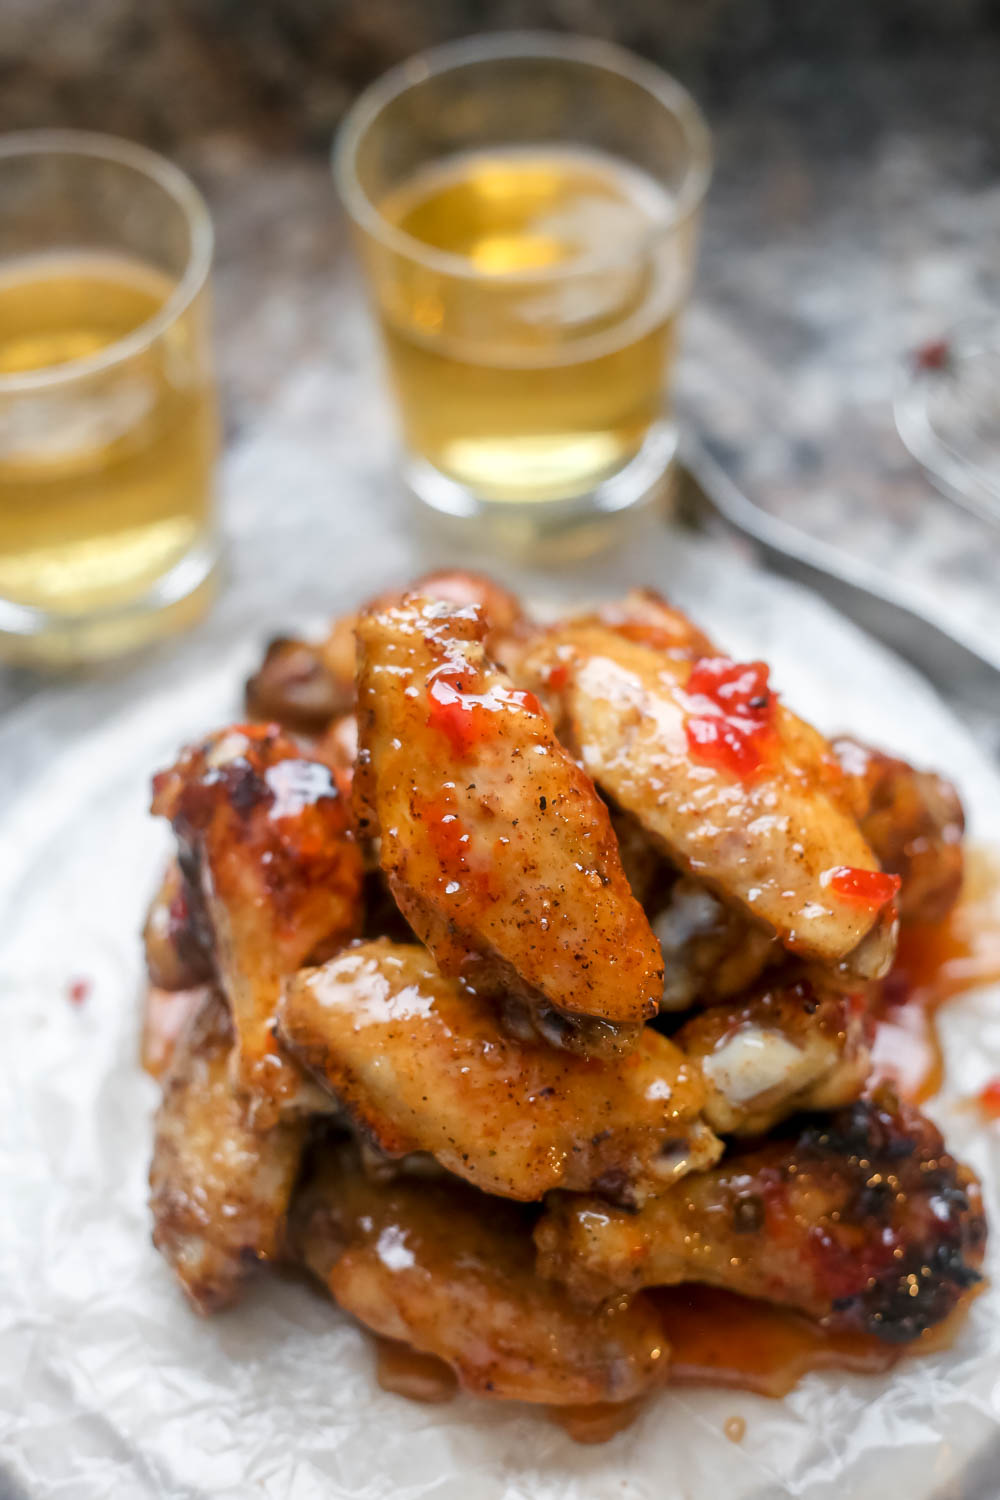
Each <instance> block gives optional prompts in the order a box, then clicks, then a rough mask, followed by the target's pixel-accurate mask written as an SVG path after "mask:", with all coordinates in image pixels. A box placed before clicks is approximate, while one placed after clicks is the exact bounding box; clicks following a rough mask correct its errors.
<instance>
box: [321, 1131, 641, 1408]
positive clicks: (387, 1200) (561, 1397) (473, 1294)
mask: <svg viewBox="0 0 1000 1500" xmlns="http://www.w3.org/2000/svg"><path fill="white" fill-rule="evenodd" d="M293 1237H294V1244H295V1245H296V1247H297V1249H298V1253H299V1255H300V1257H301V1259H302V1260H303V1261H304V1262H305V1264H306V1265H307V1266H308V1267H309V1269H310V1270H311V1271H312V1272H313V1274H314V1275H315V1276H317V1277H318V1278H319V1279H320V1280H321V1281H322V1282H324V1284H325V1285H326V1286H327V1288H328V1289H329V1291H330V1293H331V1295H332V1296H333V1297H334V1298H335V1300H336V1301H337V1302H339V1303H340V1305H341V1307H343V1308H344V1309H345V1310H346V1311H347V1312H349V1313H352V1314H353V1315H354V1317H356V1318H358V1319H359V1320H360V1321H361V1322H362V1323H365V1324H367V1326H368V1327H369V1328H372V1329H374V1330H375V1332H376V1333H380V1334H382V1335H383V1336H384V1337H386V1338H391V1339H398V1340H401V1341H403V1342H404V1343H407V1344H410V1345H412V1346H413V1348H415V1349H419V1350H421V1351H422V1352H423V1353H426V1354H433V1355H436V1356H437V1357H438V1358H439V1359H443V1360H445V1361H446V1363H447V1364H449V1365H451V1367H452V1369H453V1370H454V1371H455V1374H456V1375H457V1377H458V1380H459V1383H460V1384H461V1385H462V1386H463V1387H464V1388H465V1389H466V1390H468V1391H472V1392H473V1393H474V1394H476V1395H478V1396H492V1397H494V1398H498V1399H500V1400H512V1401H536V1402H543V1403H546V1404H548V1405H552V1406H556V1405H558V1406H566V1405H570V1406H576V1405H586V1404H590V1403H592V1402H598V1401H629V1400H632V1399H634V1398H635V1397H637V1396H640V1395H641V1394H642V1393H643V1392H644V1391H647V1390H649V1389H650V1388H651V1387H652V1386H654V1385H656V1384H658V1383H659V1382H660V1380H661V1379H662V1378H663V1376H664V1375H665V1374H666V1367H667V1364H668V1354H669V1351H668V1349H667V1347H666V1345H665V1343H664V1339H663V1334H662V1330H661V1328H660V1323H659V1318H658V1317H657V1314H656V1312H655V1309H654V1308H653V1307H652V1305H651V1304H650V1303H649V1302H647V1301H646V1299H645V1298H644V1297H643V1296H641V1295H640V1296H638V1297H635V1298H628V1297H621V1298H616V1299H615V1300H614V1301H613V1303H612V1304H610V1305H609V1306H608V1307H607V1308H605V1309H602V1310H600V1311H598V1312H596V1313H595V1312H594V1310H593V1309H588V1308H585V1307H579V1306H577V1305H576V1304H574V1303H573V1302H572V1301H571V1300H570V1298H569V1296H568V1294H567V1293H566V1291H565V1290H564V1289H563V1288H562V1287H560V1286H558V1285H555V1284H552V1283H548V1282H544V1281H542V1280H540V1279H539V1277H538V1276H537V1275H536V1273H535V1267H534V1260H535V1257H534V1250H533V1246H532V1242H531V1219H530V1217H529V1216H526V1215H525V1212H524V1210H522V1209H520V1208H518V1207H517V1206H516V1205H514V1204H511V1203H504V1202H502V1201H501V1200H498V1199H496V1198H488V1197H486V1196H485V1195H484V1194H482V1193H477V1192H476V1191H475V1190H474V1189H473V1188H469V1187H466V1186H465V1185H464V1184H462V1183H459V1182H455V1181H454V1180H453V1179H452V1180H447V1179H441V1180H437V1181H435V1180H430V1181H427V1180H420V1179H407V1178H406V1177H399V1178H397V1179H395V1180H394V1181H393V1182H392V1183H390V1184H379V1183H374V1182H372V1181H371V1180H370V1179H368V1178H367V1177H365V1175H364V1174H363V1173H362V1172H361V1171H360V1170H359V1168H358V1165H357V1161H356V1158H355V1157H354V1155H353V1152H352V1150H351V1148H350V1147H346V1148H341V1149H339V1150H337V1149H330V1148H327V1150H326V1152H325V1153H324V1156H323V1158H322V1161H321V1164H320V1168H319V1171H318V1175H317V1176H316V1178H315V1180H314V1181H313V1182H312V1183H311V1184H310V1185H309V1186H308V1187H307V1188H306V1189H305V1191H304V1193H303V1194H302V1196H301V1198H300V1200H299V1201H298V1202H297V1205H296V1209H295V1213H294V1230H293Z"/></svg>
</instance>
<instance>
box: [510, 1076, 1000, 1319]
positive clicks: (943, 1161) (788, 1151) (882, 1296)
mask: <svg viewBox="0 0 1000 1500" xmlns="http://www.w3.org/2000/svg"><path fill="white" fill-rule="evenodd" d="M985 1234H986V1227H985V1220H984V1219H983V1214H982V1203H981V1199H980V1194H979V1188H978V1185H977V1183H976V1181H975V1179H974V1178H973V1176H972V1174H971V1172H969V1171H968V1169H967V1168H965V1167H962V1166H960V1165H959V1164H958V1163H956V1162H955V1161H954V1160H953V1159H952V1158H951V1157H950V1156H949V1155H948V1154H947V1153H946V1151H945V1149H944V1144H943V1142H942V1140H941V1136H940V1134H939V1133H938V1131H937V1129H936V1128H935V1126H934V1125H932V1124H931V1123H930V1121H929V1120H926V1119H924V1118H923V1117H922V1116H921V1115H919V1114H917V1112H916V1111H914V1110H909V1109H900V1108H899V1107H898V1106H897V1105H894V1104H892V1103H891V1102H890V1101H887V1100H882V1101H876V1100H871V1099H867V1100H862V1101H860V1102H859V1103H857V1104H855V1105H853V1106H852V1107H851V1108H850V1109H849V1110H846V1111H844V1112H842V1113H841V1114H838V1115H834V1116H833V1117H832V1118H830V1119H829V1120H826V1121H820V1122H817V1123H812V1124H808V1125H806V1126H805V1127H804V1128H803V1129H802V1131H801V1133H800V1134H799V1136H798V1138H797V1139H792V1140H784V1141H781V1140H779V1141H774V1142H771V1143H769V1144H767V1145H764V1146H760V1147H758V1148H755V1149H752V1150H749V1151H747V1152H746V1153H743V1154H738V1155H734V1156H733V1157H732V1158H727V1159H726V1160H725V1161H723V1162H722V1164H721V1165H720V1166H718V1167H715V1168H713V1169H712V1170H711V1171H709V1172H704V1173H699V1174H696V1175H694V1176H692V1177H688V1178H685V1179H684V1181H683V1182H681V1183H679V1184H678V1185H677V1187H676V1188H675V1189H673V1190H672V1191H671V1192H670V1193H667V1194H665V1195H664V1196H663V1197H662V1198H656V1199H652V1200H650V1202H649V1203H647V1204H646V1206H645V1207H644V1208H643V1209H642V1210H641V1211H640V1212H639V1213H637V1214H626V1213H623V1212H622V1211H621V1210H620V1209H616V1208H611V1207H609V1206H608V1204H606V1203H602V1202H601V1201H600V1200H598V1199H593V1198H574V1197H573V1196H571V1195H568V1194H567V1195H561V1194H560V1195H557V1197H556V1198H555V1199H554V1200H553V1203H552V1206H551V1208H550V1209H549V1211H548V1212H547V1214H546V1215H545V1216H544V1217H543V1219H542V1220H541V1221H540V1222H539V1224H538V1226H537V1229H536V1231H535V1238H536V1242H537V1244H538V1247H539V1252H540V1261H539V1269H540V1271H541V1273H542V1275H544V1276H555V1277H558V1278H560V1279H562V1280H564V1281H566V1282H567V1283H568V1284H569V1285H570V1287H571V1288H572V1289H574V1290H575V1291H576V1293H577V1294H578V1295H588V1294H589V1295H591V1296H595V1297H600V1296H602V1295H607V1294H608V1293H609V1292H610V1291H614V1292H615V1293H617V1292H619V1291H623V1290H624V1291H634V1290H636V1289H637V1288H639V1287H643V1286H665V1285H671V1284H674V1283H677V1282H683V1281H700V1282H706V1283H708V1284H709V1285H712V1286H720V1287H726V1288H728V1289H729V1290H730V1291H734V1292H741V1293H743V1294H745V1295H747V1296H751V1297H760V1298H764V1299H765V1300H767V1301H770V1302H777V1303H781V1304H784V1305H787V1306H789V1307H794V1308H798V1309H799V1310H800V1311H802V1312H804V1313H807V1314H809V1315H810V1316H811V1317H814V1318H819V1319H822V1320H823V1321H824V1322H825V1323H826V1324H828V1325H829V1326H830V1327H836V1328H845V1329H848V1328H853V1329H858V1330H864V1331H866V1332H870V1333H875V1334H878V1335H879V1336H880V1337H881V1338H883V1339H887V1340H890V1341H892V1342H898V1343H904V1342H907V1341H909V1340H911V1339H914V1338H917V1337H918V1336H919V1335H920V1334H921V1333H922V1332H923V1331H924V1330H925V1329H926V1328H929V1327H931V1326H932V1325H934V1324H935V1323H939V1322H940V1321H941V1320H942V1319H943V1318H945V1317H947V1315H948V1313H949V1312H951V1310H952V1308H953V1307H954V1306H955V1304H956V1302H957V1301H958V1300H959V1298H960V1297H961V1295H962V1293H963V1292H964V1291H966V1290H967V1289H968V1288H969V1287H970V1286H972V1285H973V1284H974V1283H975V1282H977V1281H979V1279H980V1273H979V1266H980V1265H981V1262H982V1257H983V1247H984V1242H985Z"/></svg>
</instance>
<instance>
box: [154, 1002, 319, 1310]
mask: <svg viewBox="0 0 1000 1500" xmlns="http://www.w3.org/2000/svg"><path fill="white" fill-rule="evenodd" d="M232 1046H233V1031H232V1024H231V1021H230V1017H229V1011H228V1009H227V1006H226V1003H225V1001H224V1000H223V998H222V996H221V995H218V994H209V996H208V999H207V1000H206V1001H205V1003H204V1004H203V1006H202V1008H201V1010H200V1011H199V1012H198V1013H197V1014H196V1015H195V1017H194V1018H193V1020H192V1022H191V1023H190V1024H189V1026H188V1028H187V1030H186V1031H185V1032H184V1034H183V1036H182V1037H181V1040H180V1042H179V1044H178V1046H177V1050H176V1052H175V1054H174V1059H173V1062H172V1063H171V1066H170V1069H169V1071H168V1073H167V1076H166V1081H165V1084H164V1092H163V1102H162V1104H161V1105H160V1109H159V1112H158V1114H157V1116H156V1135H155V1141H154V1145H153V1163H152V1167H151V1169H150V1174H149V1184H150V1188H151V1196H150V1207H151V1209H152V1213H153V1243H154V1244H155V1245H156V1248H157V1249H158V1250H159V1251H160V1253H161V1255H163V1256H164V1258H165V1259H166V1260H167V1261H168V1262H169V1264H170V1265H171V1266H172V1268H173V1270H174V1272H175V1274H176V1276H177V1279H178V1281H179V1282H180V1284H181V1286H182V1287H183V1289H184V1292H185V1293H186V1295H187V1297H188V1298H189V1300H190V1301H191V1303H192V1304H193V1305H194V1306H195V1307H196V1308H197V1309H198V1311H199V1312H203V1313H208V1312H214V1311H216V1309H218V1308H220V1307H225V1306H226V1305H227V1304H228V1303H230V1302H232V1301H233V1300H234V1298H235V1297H236V1296H237V1294H238V1291H239V1288H240V1284H241V1283H242V1281H243V1280H244V1278H245V1277H246V1275H247V1274H248V1272H249V1271H250V1270H251V1269H252V1267H253V1265H254V1264H255V1262H257V1261H262V1260H273V1259H274V1257H275V1256H276V1255H277V1254H278V1253H279V1251H280V1249H281V1245H282V1236H283V1231H284V1225H285V1216H286V1213H287V1209H288V1202H289V1198H290V1196H291V1192H292V1188H293V1186H294V1183H295V1178H296V1176H297V1174H298V1169H299V1160H300V1156H301V1153H302V1147H303V1144H304V1137H305V1129H306V1126H305V1124H304V1122H301V1121H295V1122H290V1123H285V1124H281V1125H278V1126H277V1127H276V1128H275V1129H274V1130H269V1131H267V1132H266V1133H265V1134H258V1133H257V1132H256V1131H254V1130H253V1129H251V1128H250V1127H249V1126H248V1125H247V1124H246V1123H245V1121H244V1118H243V1110H242V1108H241V1105H240V1102H239V1100H238V1099H237V1097H236V1095H235V1094H234V1093H233V1088H232V1083H231V1081H230V1069H229V1057H230V1052H231V1050H232Z"/></svg>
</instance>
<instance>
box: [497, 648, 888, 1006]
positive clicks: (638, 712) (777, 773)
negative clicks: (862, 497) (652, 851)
mask: <svg viewBox="0 0 1000 1500" xmlns="http://www.w3.org/2000/svg"><path fill="white" fill-rule="evenodd" d="M519 670H520V673H521V679H522V680H527V681H530V682H532V683H533V685H535V686H537V688H538V690H539V692H541V693H542V694H543V695H544V696H545V697H546V700H547V701H548V702H550V703H552V704H553V705H554V709H555V714H556V722H557V727H558V728H559V731H560V734H561V735H562V737H563V738H564V739H565V740H566V742H567V743H568V744H569V745H570V746H571V748H573V749H575V750H577V751H578V752H579V754H580V757H581V759H582V762H583V765H584V767H585V768H586V770H587V771H589V772H590V774H591V775H592V776H593V777H594V780H595V781H596V782H597V784H598V786H600V787H601V789H602V790H603V791H605V792H606V793H607V794H608V795H610V796H612V797H613V798H614V799H615V801H616V802H617V803H618V805H619V806H620V807H622V808H624V809H625V811H627V812H629V813H631V814H632V815H633V816H634V817H636V818H638V819H639V821H640V822H641V823H642V824H643V826H644V827H645V828H646V829H647V830H648V831H649V832H650V833H651V834H652V835H653V836H654V837H655V838H656V839H657V840H658V841H659V843H660V844H661V846H662V848H663V849H664V851H665V852H666V853H667V854H668V855H669V857H670V858H671V859H672V860H673V861H674V863H675V864H677V865H678V866H679V867H680V868H681V869H682V870H683V871H685V872H687V873H688V874H690V875H693V876H695V877H696V878H697V879H698V880H700V881H702V882H704V883H705V884H706V885H708V886H709V887H710V888H711V889H713V890H715V891H717V892H718V893H719V894H720V895H721V896H722V897H723V898H724V899H726V900H727V901H730V902H732V903H734V904H735V905H737V906H738V907H740V908H742V909H743V910H744V911H746V912H747V913H748V914H749V915H750V916H751V917H752V918H753V919H754V920H755V921H756V922H757V923H759V924H761V925H763V926H766V927H767V928H768V929H770V930H771V931H773V932H774V933H776V934H777V936H778V938H779V939H780V940H781V942H782V943H783V944H784V945H785V946H786V947H787V948H789V949H791V950H792V951H793V952H796V953H798V954H801V955H803V956H804V957H808V958H812V959H815V960H818V961H820V962H824V963H827V964H839V963H841V962H842V961H844V960H847V961H848V965H849V967H850V969H851V970H852V972H854V973H856V974H858V975H860V976H863V977H877V976H878V975H880V974H882V973H884V972H885V971H886V969H887V968H888V966H889V963H890V962H891V959H892V955H893V951H894V945H895V923H894V914H893V907H892V902H891V898H892V893H893V889H894V887H893V885H892V883H891V882H889V883H886V882H885V881H883V880H882V878H881V877H879V875H878V871H879V865H878V861H877V860H876V858H875V856H874V854H873V853H872V851H871V849H870V848H869V846H868V844H867V843H866V841H865V839H864V837H863V836H862V834H861V832H860V830H859V829H858V826H857V823H856V821H855V819H854V817H853V815H852V810H851V806H850V799H849V797H848V796H847V794H846V793H845V791H844V787H843V783H844V780H845V778H844V776H843V773H842V771H841V770H840V767H839V765H838V763H837V761H836V759H835V757H834V756H833V753H832V751H831V749H830V747H829V745H828V744H827V743H826V741H825V740H824V739H823V738H822V736H821V735H819V734H818V733H817V732H816V730H814V729H812V728H811V727H810V726H809V725H808V724H805V723H803V721H802V720H801V719H798V718H796V717H795V715H794V714H792V713H790V712H789V711H788V710H787V709H786V708H784V707H783V706H782V705H781V704H779V703H776V702H775V701H774V699H773V695H772V694H771V693H770V691H769V689H768V688H767V684H766V670H765V669H763V668H762V667H761V665H760V664H759V663H751V664H750V665H749V666H747V667H743V666H739V665H738V664H735V663H732V662H729V661H728V660H727V659H725V658H718V657H713V658H709V659H707V660H702V659H699V660H697V661H695V662H692V661H691V660H690V658H689V657H685V656H684V655H683V654H681V655H678V654H676V653H671V652H669V651H663V650H654V649H653V648H651V647H650V646H647V645H644V644H641V643H639V642H637V641H634V640H631V639H628V638H627V637H625V636H623V635H622V634H621V632H620V631H619V630H616V629H613V628H611V627H609V626H607V625H604V624H601V623H597V624H595V623H587V622H584V623H581V624H576V625H574V624H572V623H570V624H568V625H565V626H560V627H556V628H555V629H553V630H552V631H550V632H549V633H548V634H547V635H546V636H545V637H544V638H543V639H542V640H541V641H540V642H539V643H538V645H537V646H535V647H534V648H533V649H532V650H530V651H529V652H528V653H527V655H526V656H525V658H524V659H523V660H522V662H521V664H520V668H519ZM696 674H697V675H696ZM727 705H728V706H727ZM873 876H874V878H873Z"/></svg>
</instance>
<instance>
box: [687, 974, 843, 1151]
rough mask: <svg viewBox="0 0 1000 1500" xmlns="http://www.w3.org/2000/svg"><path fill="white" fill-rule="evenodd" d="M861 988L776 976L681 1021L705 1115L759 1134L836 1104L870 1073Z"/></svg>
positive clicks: (718, 1124) (723, 1126)
mask: <svg viewBox="0 0 1000 1500" xmlns="http://www.w3.org/2000/svg"><path fill="white" fill-rule="evenodd" d="M869 1033H870V1019H869V1015H868V998H867V996H866V994H865V993H864V991H863V990H862V991H855V992H854V993H853V994H844V993H842V992H840V991H838V990H835V989H831V988H830V987H829V986H828V985H826V984H825V983H824V982H823V978H822V976H819V975H817V976H816V977H815V978H814V979H812V978H810V977H809V976H808V975H800V976H798V977H792V976H786V977H780V976H779V977H778V978H776V979H775V980H774V982H773V983H772V984H770V985H768V986H767V987H765V988H760V989H758V990H756V991H755V992H753V993H751V994H750V995H749V996H743V997H741V998H740V999H738V1000H736V1001H734V1002H733V1003H732V1004H730V1005H713V1006H712V1007H711V1008H710V1009H708V1010H704V1011H702V1012H700V1013H699V1014H698V1015H696V1016H694V1017H693V1019H692V1020H690V1021H688V1022H686V1023H685V1025H684V1026H682V1027H681V1029H680V1031H679V1032H678V1033H677V1034H676V1037H675V1040H676V1042H677V1045H678V1046H679V1047H680V1048H681V1049H682V1050H683V1052H684V1054H685V1055H686V1056H687V1057H689V1058H690V1059H691V1061H692V1062H694V1061H698V1062H699V1063H700V1064H701V1072H702V1076H703V1078H704V1081H705V1086H706V1089H707V1098H706V1101H705V1104H704V1106H703V1110H704V1114H705V1118H706V1119H707V1120H708V1121H709V1123H710V1124H711V1125H712V1127H713V1128H714V1129H715V1130H718V1131H720V1132H722V1133H723V1134H724V1135H763V1133H764V1132H765V1131H767V1130H770V1129H772V1127H773V1126H775V1125H776V1124H778V1122H779V1121H780V1120H784V1119H785V1118H786V1117H787V1116H788V1115H791V1114H794V1113H796V1112H797V1111H802V1110H807V1109H837V1108H839V1107H840V1106H841V1105H844V1104H850V1103H851V1101H852V1100H854V1099H856V1098H857V1097H858V1095H859V1094H860V1093H861V1090H862V1089H863V1087H864V1085H865V1082H866V1080H867V1078H868V1073H869V1068H870V1063H871V1058H870V1054H869V1050H868V1047H869V1042H870V1035H869Z"/></svg>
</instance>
